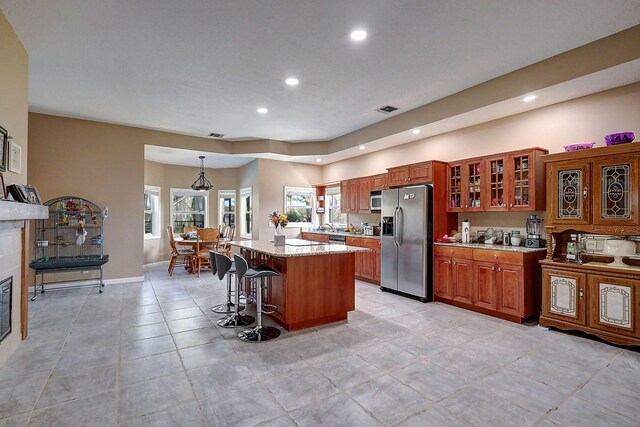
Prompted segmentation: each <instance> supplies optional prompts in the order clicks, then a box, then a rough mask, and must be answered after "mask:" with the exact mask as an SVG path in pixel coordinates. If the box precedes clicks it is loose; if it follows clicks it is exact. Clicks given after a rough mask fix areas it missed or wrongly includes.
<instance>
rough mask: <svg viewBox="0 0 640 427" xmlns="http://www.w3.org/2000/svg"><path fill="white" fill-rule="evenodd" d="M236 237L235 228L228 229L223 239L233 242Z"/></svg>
mask: <svg viewBox="0 0 640 427" xmlns="http://www.w3.org/2000/svg"><path fill="white" fill-rule="evenodd" d="M235 235H236V228H235V227H229V229H228V230H227V232H226V234H225V235H224V238H225V239H227V240H229V241H231V240H233V238H234V237H235Z"/></svg>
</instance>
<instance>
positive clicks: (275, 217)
mask: <svg viewBox="0 0 640 427" xmlns="http://www.w3.org/2000/svg"><path fill="white" fill-rule="evenodd" d="M269 221H271V223H272V224H273V225H274V226H275V227H276V233H275V235H274V236H273V244H274V245H275V246H284V245H285V236H284V234H282V229H283V228H285V227H286V226H287V224H289V220H288V219H287V214H285V213H282V214H281V213H280V212H278V211H274V212H273V213H272V214H270V215H269Z"/></svg>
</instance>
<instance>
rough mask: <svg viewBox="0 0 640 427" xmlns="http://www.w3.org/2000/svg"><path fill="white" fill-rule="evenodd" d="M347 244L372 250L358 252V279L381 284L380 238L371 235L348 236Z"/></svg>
mask: <svg viewBox="0 0 640 427" xmlns="http://www.w3.org/2000/svg"><path fill="white" fill-rule="evenodd" d="M345 243H346V244H347V246H357V247H359V248H367V249H371V251H370V252H356V256H355V258H356V269H355V271H356V279H359V280H364V281H366V282H371V283H374V284H376V285H379V284H380V263H381V258H380V257H381V250H380V239H372V238H369V237H347V240H346V242H345Z"/></svg>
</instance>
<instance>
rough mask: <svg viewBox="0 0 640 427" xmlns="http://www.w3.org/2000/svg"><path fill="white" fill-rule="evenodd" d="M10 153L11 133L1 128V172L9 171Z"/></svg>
mask: <svg viewBox="0 0 640 427" xmlns="http://www.w3.org/2000/svg"><path fill="white" fill-rule="evenodd" d="M8 151H9V133H8V132H7V130H6V129H5V128H3V127H2V126H0V172H5V171H6V170H7V157H8Z"/></svg>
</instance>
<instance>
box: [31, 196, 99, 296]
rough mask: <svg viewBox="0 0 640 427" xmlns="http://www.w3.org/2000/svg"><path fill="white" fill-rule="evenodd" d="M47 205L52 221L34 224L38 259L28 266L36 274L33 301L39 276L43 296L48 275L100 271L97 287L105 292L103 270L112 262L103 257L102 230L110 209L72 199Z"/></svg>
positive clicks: (55, 201) (45, 220)
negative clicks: (45, 276)
mask: <svg viewBox="0 0 640 427" xmlns="http://www.w3.org/2000/svg"><path fill="white" fill-rule="evenodd" d="M44 205H45V206H48V207H49V218H47V219H40V220H36V221H35V242H34V245H35V253H36V257H35V259H34V260H33V261H31V263H29V267H30V268H32V269H33V270H34V272H35V274H34V278H33V297H32V298H31V300H32V301H34V300H35V299H36V296H37V292H38V286H37V278H38V275H40V277H41V283H40V292H42V293H44V290H45V289H44V285H45V283H44V275H45V274H49V273H63V272H78V271H82V272H84V271H90V270H95V271H100V279H99V281H98V284H97V286H98V289H99V291H100V293H102V290H103V287H104V282H103V280H102V275H103V274H102V267H103V265H104V264H105V263H107V261H109V255H105V254H104V229H103V224H104V220H105V218H106V217H107V209H106V208H105V209H101V208H99V207H98V206H97V205H96V204H95V203H92V202H90V201H89V200H86V199H83V198H80V197H73V196H65V197H58V198H56V199H51V200H49V201H47V202H45V203H44ZM76 286H77V285H76Z"/></svg>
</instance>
